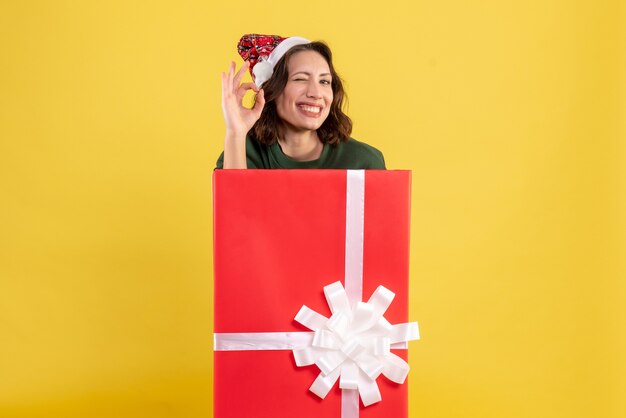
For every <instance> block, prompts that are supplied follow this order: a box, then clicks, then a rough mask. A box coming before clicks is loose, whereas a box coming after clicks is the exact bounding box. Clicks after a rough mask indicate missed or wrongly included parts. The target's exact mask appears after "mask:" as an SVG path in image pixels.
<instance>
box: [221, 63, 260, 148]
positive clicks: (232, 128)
mask: <svg viewBox="0 0 626 418" xmlns="http://www.w3.org/2000/svg"><path fill="white" fill-rule="evenodd" d="M248 67H250V63H249V62H247V61H246V63H245V64H244V65H243V66H242V67H241V68H240V69H239V71H237V74H235V63H234V62H231V63H230V68H229V69H228V74H225V73H222V111H223V112H224V121H225V122H226V132H227V133H229V132H230V133H231V134H235V135H237V136H239V135H244V136H245V134H246V133H248V131H249V130H250V129H252V126H254V123H255V122H256V121H257V120H259V118H260V117H261V111H262V110H263V106H264V105H265V97H264V95H263V90H260V89H259V88H258V87H257V86H256V84H254V83H243V84H240V83H241V79H242V78H243V75H244V74H245V72H246V70H247V69H248ZM248 90H253V91H254V92H255V93H257V95H256V103H255V104H254V107H252V109H248V108H247V107H245V106H244V105H243V96H244V95H245V94H246V91H248Z"/></svg>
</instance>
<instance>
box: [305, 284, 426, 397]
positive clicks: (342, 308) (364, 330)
mask: <svg viewBox="0 0 626 418" xmlns="http://www.w3.org/2000/svg"><path fill="white" fill-rule="evenodd" d="M324 294H325V295H326V302H327V303H328V306H329V307H330V311H331V312H332V316H331V317H330V318H326V317H325V316H323V315H321V314H319V313H317V312H315V311H313V310H312V309H310V308H308V307H307V306H306V305H303V306H302V308H301V309H300V311H299V312H298V314H297V315H296V317H295V320H296V321H298V322H299V323H300V324H302V325H304V326H305V327H307V328H309V329H310V330H312V331H315V334H314V337H313V341H312V342H311V344H310V345H309V346H306V347H303V348H296V349H294V350H293V356H294V358H295V360H296V365H298V366H308V365H312V364H315V365H316V366H317V367H319V369H320V370H321V372H320V374H319V375H318V376H317V378H316V379H315V381H314V382H313V384H312V385H311V387H310V390H311V392H313V393H315V394H316V395H317V396H319V397H320V398H322V399H323V398H325V397H326V395H327V394H328V392H329V391H330V389H332V387H333V386H334V385H335V382H336V381H337V379H339V378H340V381H339V387H340V388H341V389H347V390H358V392H359V396H360V397H361V400H362V401H363V405H365V406H369V405H371V404H374V403H376V402H379V401H380V400H381V396H380V391H379V389H378V384H377V383H376V379H377V378H378V376H380V375H381V374H383V375H384V376H385V377H387V378H388V379H389V380H391V381H393V382H396V383H398V384H402V383H404V381H405V379H406V376H407V374H408V373H409V365H408V364H407V363H406V362H405V361H404V360H403V359H402V358H400V357H398V356H396V355H395V354H393V353H391V351H390V348H403V347H406V342H407V341H412V340H418V339H419V329H418V326H417V322H410V323H404V324H396V325H392V324H390V323H389V321H387V320H386V319H385V318H384V316H383V314H384V313H385V311H386V310H387V308H388V307H389V305H390V304H391V301H392V300H393V298H394V297H395V294H394V293H393V292H392V291H390V290H389V289H387V288H386V287H384V286H378V288H377V289H376V291H374V293H373V294H372V296H371V297H370V299H369V300H368V301H367V303H365V302H357V303H356V306H354V309H353V308H352V307H351V306H350V302H349V300H348V295H347V294H346V290H345V289H344V287H343V285H342V284H341V282H335V283H332V284H330V285H328V286H325V287H324Z"/></svg>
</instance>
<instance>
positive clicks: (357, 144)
mask: <svg viewBox="0 0 626 418" xmlns="http://www.w3.org/2000/svg"><path fill="white" fill-rule="evenodd" d="M338 147H339V148H341V153H342V154H344V155H349V156H350V157H352V158H351V159H355V160H356V161H358V164H359V166H360V168H363V169H385V158H384V156H383V153H382V152H380V151H379V150H378V149H376V148H374V147H373V146H371V145H369V144H366V143H365V142H361V141H357V140H356V139H354V138H348V140H347V141H345V142H342V143H340V144H339V145H338Z"/></svg>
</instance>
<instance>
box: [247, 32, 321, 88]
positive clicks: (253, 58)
mask: <svg viewBox="0 0 626 418" xmlns="http://www.w3.org/2000/svg"><path fill="white" fill-rule="evenodd" d="M308 43H311V41H309V40H308V39H304V38H301V37H299V36H292V37H289V38H283V37H281V36H278V35H258V34H255V33H251V34H247V35H243V36H242V37H241V39H240V40H239V43H238V44H237V51H238V52H239V55H241V58H243V59H244V61H248V62H250V74H251V75H252V79H253V80H254V83H255V84H256V85H257V87H259V88H261V86H262V85H263V83H265V82H266V81H267V80H269V78H270V77H271V76H272V74H273V73H274V66H275V65H276V63H277V62H278V61H279V60H280V59H281V58H282V56H283V55H285V53H286V52H287V51H289V49H290V48H291V47H294V46H296V45H303V44H308Z"/></svg>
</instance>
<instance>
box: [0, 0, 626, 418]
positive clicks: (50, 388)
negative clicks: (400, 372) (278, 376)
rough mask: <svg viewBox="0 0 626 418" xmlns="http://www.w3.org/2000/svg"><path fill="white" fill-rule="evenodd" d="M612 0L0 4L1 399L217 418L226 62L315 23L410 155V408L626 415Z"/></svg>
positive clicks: (512, 416) (621, 188) (366, 137)
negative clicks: (215, 230) (216, 199)
mask: <svg viewBox="0 0 626 418" xmlns="http://www.w3.org/2000/svg"><path fill="white" fill-rule="evenodd" d="M625 12H626V9H625V6H624V2H622V1H619V0H614V1H610V0H607V1H593V0H583V1H570V0H530V1H526V0H524V1H522V0H517V1H513V2H509V1H498V0H476V1H449V0H444V1H422V0H418V1H402V2H394V1H389V2H373V1H369V2H362V1H350V2H293V1H274V2H256V3H255V2H211V1H193V2H192V1H184V0H181V1H172V2H165V1H73V2H72V1H12V2H11V1H3V2H2V3H1V5H0V54H1V56H0V178H1V183H0V417H2V418H8V417H46V418H48V417H81V418H83V417H95V418H98V417H150V418H158V417H208V416H211V410H212V398H211V397H212V395H211V393H212V383H211V368H212V354H211V332H212V307H211V300H212V247H211V245H212V235H211V234H212V231H211V228H212V213H211V173H212V169H213V167H214V162H215V160H216V158H217V156H218V154H219V152H220V151H221V149H222V141H223V134H224V127H223V121H222V115H221V109H220V76H219V74H220V72H221V71H223V70H225V69H226V68H227V66H228V63H229V61H230V60H237V62H238V63H239V62H240V61H239V58H238V56H237V54H236V50H235V45H236V42H237V40H238V39H239V37H240V36H241V35H242V34H244V33H246V32H258V33H276V34H281V35H300V36H305V37H308V38H311V39H323V40H326V41H327V42H328V43H329V44H330V46H331V47H332V49H333V51H334V53H335V56H336V67H337V69H338V71H339V72H340V74H341V75H342V76H343V78H344V79H345V80H346V84H347V90H348V94H349V98H350V107H349V114H350V116H351V117H352V118H353V120H354V125H355V128H354V137H355V138H358V139H360V140H362V141H365V142H368V143H370V144H372V145H374V146H376V147H378V148H379V149H381V150H382V151H383V152H384V154H385V157H386V161H387V165H388V167H389V168H408V169H412V170H413V212H412V247H411V257H412V258H411V263H412V264H411V280H412V281H411V289H410V291H411V294H410V298H411V313H410V316H411V318H412V319H416V320H419V322H420V325H421V331H422V337H423V339H422V340H421V341H420V342H415V343H412V344H411V350H410V363H411V365H412V370H411V373H410V376H409V385H410V386H409V390H410V415H411V417H416V418H417V417H420V418H430V417H481V418H485V417H494V418H495V417H498V418H501V417H507V418H517V417H528V418H530V417H533V418H534V417H581V418H583V417H585V418H588V417H623V416H625V409H626V408H625V406H624V401H623V399H622V397H623V393H624V392H626V384H625V378H624V376H625V375H626V367H625V363H626V362H625V355H624V354H623V352H624V350H625V349H626V337H625V331H626V330H625V329H624V318H625V317H626V312H625V309H624V308H623V304H624V302H625V301H626V285H625V284H624V280H625V279H626V277H625V276H626V274H625V273H626V265H625V262H624V260H623V259H624V258H625V256H624V254H625V253H626V238H625V237H626V215H625V213H626V168H624V166H625V165H626V144H625V141H626V122H625V121H626V102H625V99H626V56H625V55H626V38H625V36H626V32H625V29H624V27H625V26H626V16H625Z"/></svg>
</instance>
